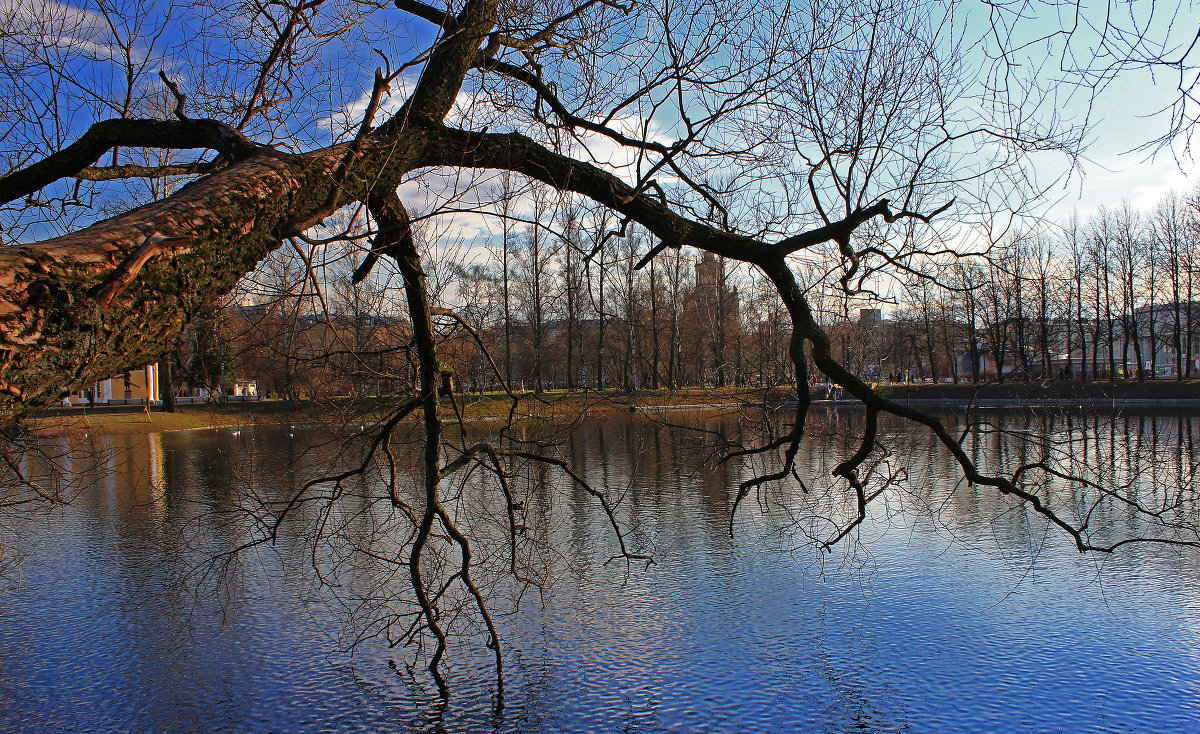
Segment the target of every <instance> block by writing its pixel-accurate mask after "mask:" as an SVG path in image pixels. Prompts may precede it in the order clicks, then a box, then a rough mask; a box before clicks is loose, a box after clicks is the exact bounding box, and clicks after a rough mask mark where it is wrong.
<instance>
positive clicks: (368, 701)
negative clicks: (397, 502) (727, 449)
mask: <svg viewBox="0 0 1200 734" xmlns="http://www.w3.org/2000/svg"><path fill="white" fill-rule="evenodd" d="M681 420H684V421H685V422H688V424H689V425H688V427H683V428H680V427H670V426H663V425H656V424H655V423H653V422H649V421H644V420H642V421H638V420H634V419H629V420H612V421H606V422H597V423H585V424H584V425H582V426H580V427H578V428H576V429H575V430H574V431H573V433H572V434H571V435H570V436H569V438H568V439H567V440H566V442H565V443H564V444H563V446H562V447H561V448H560V449H556V451H558V452H559V453H558V454H557V455H560V456H562V457H564V458H567V459H569V460H571V461H572V463H573V464H574V465H575V466H577V467H580V471H581V474H582V475H584V476H585V477H587V478H588V480H589V481H590V482H592V483H593V484H594V485H595V486H598V487H604V488H605V490H606V491H607V492H608V493H609V494H610V496H611V497H612V498H613V501H614V502H616V503H617V510H616V515H617V517H618V519H619V521H620V524H621V527H622V529H623V532H624V534H625V537H626V539H627V542H628V543H629V544H630V547H631V548H633V549H637V550H638V551H643V552H647V553H649V554H651V555H652V556H653V558H654V563H653V564H652V565H648V566H647V565H645V564H643V563H626V562H623V561H620V560H618V561H616V562H611V563H607V565H606V564H605V562H606V561H608V560H609V558H610V557H611V556H612V555H613V554H614V552H615V548H616V545H615V541H614V537H613V533H612V530H611V528H610V527H608V526H607V524H606V518H605V516H604V514H603V512H601V511H600V509H599V507H598V506H597V503H596V502H595V501H594V500H593V499H592V498H590V497H589V496H588V495H587V494H586V493H585V492H583V491H582V490H581V489H580V488H579V487H577V486H575V485H573V484H572V483H571V482H569V481H566V480H565V478H564V477H563V476H561V475H559V474H556V473H555V472H554V471H553V470H552V469H551V468H546V467H541V468H540V469H539V468H538V467H531V470H530V472H529V474H528V476H527V477H525V478H521V477H517V478H514V479H513V482H514V486H513V491H514V492H524V493H525V495H523V496H526V497H528V498H529V499H528V503H529V513H528V517H529V522H530V524H531V526H533V527H532V529H531V531H530V532H531V533H532V534H533V535H535V536H536V539H537V542H536V543H531V544H530V545H529V547H528V548H527V549H526V550H525V551H524V553H525V555H523V556H522V563H524V564H526V565H527V566H528V567H529V568H531V569H539V570H541V571H542V572H544V577H545V579H546V585H545V587H544V589H543V590H541V591H539V590H538V589H536V588H533V587H528V586H521V585H519V584H515V583H512V582H511V581H506V580H505V579H504V578H502V577H501V576H499V575H494V576H489V575H487V574H486V573H484V571H483V570H482V569H481V572H480V577H481V578H482V579H483V580H484V581H486V582H487V588H488V589H489V593H490V594H491V595H492V596H494V599H495V606H494V609H495V612H496V623H497V625H498V627H499V630H500V637H501V642H502V645H503V649H504V662H505V683H506V692H505V695H504V697H503V700H502V702H501V700H500V698H499V697H498V696H497V688H496V684H495V679H494V668H493V666H492V662H491V653H490V651H489V650H487V649H486V648H485V647H484V645H483V638H482V637H481V636H480V635H479V634H477V633H478V625H477V624H475V623H474V622H471V621H470V620H469V619H467V618H466V617H464V618H463V620H462V621H461V622H460V623H459V629H460V630H461V631H462V633H463V634H462V635H460V636H458V637H456V638H455V639H454V640H452V644H451V649H450V651H449V655H448V658H447V663H446V665H447V668H446V671H447V679H448V684H449V687H450V695H449V697H448V699H445V700H443V699H442V698H441V697H440V696H439V695H438V693H437V689H436V687H435V686H434V685H433V683H432V681H431V680H430V679H429V676H428V675H427V674H426V673H425V672H424V671H423V670H422V669H421V667H420V660H421V658H420V655H421V653H419V652H414V650H413V649H412V648H409V647H405V646H404V645H402V644H398V645H396V646H395V647H391V646H389V644H388V641H389V639H390V640H393V641H395V640H397V639H399V637H400V634H399V630H400V629H402V626H403V623H404V621H405V620H407V619H410V618H411V617H410V616H406V615H411V612H412V608H411V604H409V603H408V602H405V601H404V600H403V599H402V598H400V597H402V596H403V592H404V590H405V588H404V583H405V582H406V578H407V577H406V576H404V575H403V574H402V573H399V572H398V571H397V569H396V568H395V561H394V560H389V559H390V558H392V557H393V556H394V557H397V558H398V557H399V556H398V555H397V554H398V553H399V550H400V549H401V548H403V543H402V542H401V541H402V538H396V537H391V536H390V535H389V533H393V532H394V530H395V528H398V527H402V526H403V525H402V523H398V521H397V520H396V518H395V517H393V515H394V511H393V510H389V509H380V507H379V506H378V505H376V504H373V503H372V502H371V501H369V499H370V498H371V497H373V496H376V495H378V494H379V483H378V481H377V480H376V479H372V478H371V477H367V478H364V479H361V480H359V481H358V482H351V483H348V484H347V486H346V496H345V497H343V498H341V499H340V504H339V505H338V506H337V508H336V510H334V511H329V512H322V511H321V509H320V503H315V504H314V505H312V506H303V507H301V508H299V510H298V511H297V514H296V515H295V516H294V517H293V518H292V520H290V521H289V522H288V523H285V524H284V525H283V526H282V527H281V529H280V534H279V538H278V540H277V542H276V543H274V544H273V545H264V546H257V547H255V548H253V549H250V550H248V551H245V552H243V553H242V554H241V555H238V556H231V555H230V553H231V552H232V551H234V550H235V549H236V548H237V547H238V546H239V545H240V544H242V543H244V542H246V541H248V540H252V539H254V538H255V537H261V533H262V531H263V529H264V527H266V526H265V525H264V524H263V523H265V522H267V520H266V519H265V518H267V513H266V509H267V508H269V507H270V506H271V503H272V502H277V501H278V500H279V498H280V497H286V496H288V492H289V491H290V490H292V489H294V488H295V487H296V486H298V485H299V484H300V483H302V482H304V481H305V480H307V479H309V478H310V477H312V476H314V475H315V474H316V473H319V472H327V471H331V470H333V469H337V468H339V467H344V466H346V465H348V464H349V463H350V462H353V461H355V460H356V457H359V456H361V451H362V442H361V441H358V442H351V444H350V445H349V446H346V445H344V444H343V442H341V441H333V440H330V439H329V437H328V436H326V435H324V434H322V433H320V432H318V431H314V430H307V431H306V430H302V429H298V428H289V427H282V428H256V429H251V428H244V429H240V430H236V429H218V430H213V431H200V432H186V433H182V432H181V433H172V434H151V435H149V436H127V437H125V436H122V437H99V438H98V437H94V436H93V437H90V438H80V439H74V440H71V441H68V440H66V439H62V440H56V441H54V442H51V444H50V445H49V446H47V447H45V448H46V450H47V451H49V453H50V454H52V455H53V457H54V458H52V459H43V458H39V457H35V456H27V457H24V458H23V459H22V461H23V466H24V467H25V468H26V470H28V471H30V472H31V473H33V474H38V475H41V474H44V473H45V466H46V464H47V463H48V462H49V463H57V464H58V465H59V466H60V467H62V468H64V469H65V470H66V471H67V472H68V474H69V476H71V477H72V478H73V480H74V482H75V483H74V484H73V485H71V491H72V492H74V493H75V494H76V496H75V497H74V499H73V501H72V502H71V503H70V504H69V505H67V506H65V507H58V508H55V509H52V510H46V509H45V508H39V509H38V510H37V511H36V512H32V513H24V512H22V511H21V510H19V509H18V510H13V511H11V512H9V513H8V514H6V515H5V516H3V520H2V521H0V522H2V524H0V535H2V536H3V538H4V545H3V548H4V549H5V554H6V555H5V556H4V557H3V559H0V561H2V562H3V564H2V566H0V567H2V568H3V571H4V581H5V588H4V591H2V592H0V729H3V730H5V731H20V732H41V731H60V732H66V731H71V732H76V731H78V732H86V731H96V732H102V731H104V732H107V731H147V732H149V731H161V732H189V731H196V732H210V731H211V732H224V731H228V732H244V731H264V732H293V731H439V730H444V731H452V732H576V731H577V732H597V731H604V732H608V731H623V732H661V731H698V732H734V731H737V732H743V731H749V732H793V731H811V732H848V731H908V732H926V731H927V732H943V731H964V732H967V731H970V732H977V731H1036V732H1059V731H1065V732H1109V731H1111V732H1127V731H1178V732H1185V731H1197V730H1200V624H1198V622H1200V614H1198V612H1200V573H1198V571H1200V563H1198V562H1197V561H1198V558H1200V556H1198V554H1197V553H1196V552H1195V551H1186V550H1185V551H1178V550H1175V549H1173V548H1169V547H1162V546H1150V545H1135V546H1127V547H1125V548H1122V549H1120V550H1119V551H1117V552H1116V553H1114V554H1111V555H1099V554H1082V555H1081V554H1079V553H1078V552H1076V551H1075V550H1074V547H1073V545H1072V544H1071V543H1070V542H1069V539H1067V538H1065V537H1064V536H1063V535H1062V534H1061V533H1057V532H1055V531H1054V530H1048V529H1047V527H1046V525H1045V523H1043V522H1040V521H1039V520H1038V518H1036V517H1035V516H1033V515H1032V514H1031V513H1030V512H1028V511H1027V510H1024V509H1022V508H1019V507H1017V506H1016V505H1015V504H1014V503H1012V502H1010V501H1007V500H1004V499H1001V498H997V496H996V495H995V493H994V492H992V491H990V490H987V489H985V488H977V487H970V486H967V485H965V484H962V483H959V482H958V481H957V476H956V475H955V474H954V471H953V467H951V466H950V465H949V464H948V463H947V462H946V461H945V460H944V458H942V455H941V452H940V451H938V450H937V448H936V447H935V446H934V445H933V444H932V442H931V441H930V440H929V439H928V436H927V435H925V434H923V433H919V432H913V431H911V430H909V429H906V428H905V427H904V426H900V425H897V424H895V423H888V424H886V425H885V432H884V443H885V445H886V446H887V448H888V450H889V453H888V454H887V455H886V456H883V457H882V458H883V459H884V460H883V461H881V462H879V463H878V466H877V475H876V476H883V475H884V474H885V473H896V472H900V470H903V472H902V473H901V474H898V475H897V480H898V481H900V482H901V484H900V485H898V486H897V487H895V488H892V489H889V490H887V491H886V493H885V494H884V495H882V496H881V497H880V500H879V501H878V502H877V503H876V505H875V506H874V507H873V512H872V514H871V515H869V516H868V518H867V521H866V522H865V523H864V524H863V526H862V527H861V529H860V532H859V533H858V534H857V537H856V538H855V539H854V540H853V541H849V542H842V543H840V544H838V545H836V546H834V548H833V549H832V550H831V551H830V552H821V551H818V550H815V549H814V543H813V541H814V539H816V540H818V541H819V540H823V539H827V538H829V537H830V535H831V530H833V529H836V527H838V525H837V523H838V521H839V519H841V518H844V517H845V512H846V510H847V507H848V505H846V503H845V497H844V492H843V491H841V490H837V489H836V488H835V489H834V491H833V493H832V494H830V491H829V488H828V487H827V484H828V483H827V482H825V481H824V480H822V477H823V476H826V475H827V473H828V471H829V469H831V468H832V466H833V462H834V457H833V456H832V455H831V454H830V453H829V451H828V449H830V448H831V447H832V448H837V449H839V450H841V451H844V450H845V448H846V447H852V446H853V437H854V433H853V432H854V429H855V427H856V425H857V423H856V421H857V418H856V416H855V415H854V414H848V413H838V412H833V411H831V412H828V413H820V414H818V415H816V416H815V417H814V419H813V421H814V425H815V426H816V429H819V432H820V433H822V434H823V435H825V436H826V438H823V439H819V440H816V441H814V442H813V445H812V446H806V448H805V449H803V450H802V452H801V456H800V462H799V465H800V472H801V474H802V476H803V478H804V479H805V480H806V485H807V486H808V488H809V489H810V490H811V491H810V492H809V493H808V494H805V493H803V492H801V491H800V490H799V489H798V488H797V487H796V486H794V485H793V486H788V487H777V486H776V487H771V488H769V489H768V490H766V491H765V492H763V493H762V494H761V495H759V496H755V495H752V496H751V497H749V498H748V499H747V500H746V502H744V503H743V504H742V506H741V508H740V509H739V510H738V513H737V515H736V516H735V518H734V520H733V523H732V533H731V532H730V530H731V524H730V510H731V505H732V500H733V496H734V494H735V493H736V489H737V484H738V483H739V482H740V481H741V480H742V479H743V478H744V477H746V476H748V472H749V471H750V467H747V466H746V465H744V464H739V463H737V462H731V463H725V464H718V463H715V462H713V461H710V460H706V457H710V456H711V455H712V454H713V453H714V451H715V444H714V443H713V441H712V439H713V438H714V437H715V435H716V433H717V432H719V433H721V434H723V435H725V436H727V437H732V438H735V439H736V438H737V437H739V436H740V435H741V432H742V430H743V428H742V427H740V426H739V424H738V423H737V421H736V420H735V419H732V418H726V419H720V420H718V419H703V418H694V419H681ZM947 420H948V421H951V422H957V421H961V418H960V417H953V416H948V417H947ZM989 420H990V421H992V423H993V424H994V425H995V426H996V427H997V428H998V429H1001V430H1000V432H998V433H994V434H988V435H986V436H980V437H979V438H978V439H977V440H973V442H972V447H973V448H972V450H973V451H974V452H975V455H976V456H977V457H979V460H980V461H981V462H983V463H985V464H987V463H991V464H995V463H1000V462H1009V463H1011V462H1012V461H1014V460H1019V459H1021V458H1022V457H1023V456H1025V454H1023V453H1021V451H1022V450H1021V449H1017V448H1013V447H1012V446H1010V445H1007V444H1005V443H1004V436H1005V435H1007V432H1011V431H1019V432H1022V434H1023V435H1025V436H1027V437H1031V438H1033V440H1034V443H1033V446H1034V447H1035V448H1034V450H1036V447H1037V446H1038V443H1037V441H1038V440H1039V437H1044V438H1046V439H1047V440H1049V437H1056V438H1058V439H1062V438H1063V437H1068V438H1070V441H1069V442H1068V443H1065V444H1063V443H1055V444H1054V445H1055V447H1056V448H1055V450H1057V451H1060V452H1061V453H1062V455H1064V456H1065V457H1067V458H1068V459H1069V460H1072V461H1076V462H1078V464H1079V465H1080V466H1084V467H1091V468H1093V469H1094V470H1095V471H1097V472H1099V473H1100V474H1101V475H1103V476H1104V477H1105V478H1107V479H1108V480H1109V481H1112V482H1115V483H1119V484H1123V485H1128V486H1129V487H1131V488H1133V490H1134V491H1135V492H1138V493H1139V494H1138V496H1139V497H1142V498H1143V499H1145V498H1150V497H1158V496H1160V494H1169V493H1170V492H1172V491H1174V489H1176V488H1178V487H1180V486H1182V487H1184V488H1186V489H1189V490H1190V489H1192V488H1193V487H1192V484H1193V481H1194V475H1193V473H1192V469H1191V467H1192V466H1193V465H1195V464H1196V463H1197V459H1198V456H1197V447H1196V446H1195V443H1194V441H1193V438H1192V437H1193V435H1194V434H1196V433H1200V420H1198V419H1197V418H1196V417H1191V416H1175V415H1153V416H1150V415H1143V416H1087V415H1058V414H1007V415H1004V414H992V415H990V416H989ZM710 432H711V433H710ZM527 438H531V440H532V438H533V437H527ZM851 450H852V448H851ZM1029 450H1030V449H1025V451H1029ZM399 451H400V453H401V454H403V447H401V449H400V450H399ZM841 455H843V456H844V453H843V454H841ZM768 462H769V460H768ZM479 477H480V475H479V474H478V473H477V474H475V475H472V476H470V477H468V478H467V479H466V481H465V482H460V483H457V484H456V483H454V482H449V483H448V485H447V487H446V493H447V494H448V495H451V496H453V497H457V498H459V505H458V506H459V507H460V508H461V511H462V512H463V516H462V519H461V523H462V524H463V526H464V527H469V528H471V529H472V531H473V532H477V533H479V534H480V536H481V537H484V538H487V537H490V536H489V535H488V533H489V532H492V531H490V530H489V528H490V527H491V526H490V525H489V524H488V523H486V522H485V521H484V518H486V517H487V516H488V513H489V512H491V513H493V514H494V512H495V508H494V507H492V506H490V505H489V504H488V501H487V499H486V491H487V488H486V487H485V486H482V485H483V484H486V483H485V482H484V480H483V479H481V478H479ZM476 485H480V486H476ZM326 489H328V488H326ZM1075 499H1078V498H1075ZM1056 501H1057V500H1056ZM389 513H391V514H389ZM472 513H478V515H476V514H472ZM1092 516H1093V518H1094V522H1096V523H1097V524H1099V523H1103V524H1104V525H1106V526H1110V527H1111V528H1112V531H1113V532H1114V533H1135V534H1136V533H1137V532H1138V531H1139V529H1140V528H1139V525H1138V523H1139V522H1140V521H1139V520H1138V519H1137V518H1136V517H1134V516H1132V514H1131V513H1129V512H1128V511H1127V508H1122V507H1119V506H1118V507H1113V506H1109V505H1106V504H1103V503H1100V504H1097V505H1096V506H1095V508H1094V509H1093V515H1092ZM318 529H320V530H321V531H322V532H323V533H324V534H325V535H324V537H325V538H326V542H322V543H320V544H318V545H317V546H316V550H315V551H314V550H313V544H312V543H311V542H310V541H311V539H312V538H313V537H314V534H315V533H316V531H317V530H318ZM487 547H489V548H491V549H492V550H490V551H487V553H490V554H491V556H490V560H488V559H489V556H487V555H486V553H485V551H484V547H483V546H480V547H479V549H478V552H479V553H481V554H484V555H483V560H484V561H485V562H490V563H493V564H495V565H499V566H503V565H504V564H505V563H507V560H506V558H507V556H506V553H507V552H508V551H507V550H506V549H505V546H504V545H503V544H502V543H501V544H499V545H496V544H494V543H493V544H492V545H489V546H487ZM367 550H369V551H370V552H369V553H368V552H367ZM431 572H432V570H431ZM410 665H411V666H414V667H412V669H411V670H410ZM501 703H502V705H500V704H501Z"/></svg>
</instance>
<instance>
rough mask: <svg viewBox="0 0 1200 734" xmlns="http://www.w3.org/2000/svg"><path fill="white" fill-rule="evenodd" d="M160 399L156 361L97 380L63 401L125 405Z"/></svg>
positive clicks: (72, 403)
mask: <svg viewBox="0 0 1200 734" xmlns="http://www.w3.org/2000/svg"><path fill="white" fill-rule="evenodd" d="M159 399H160V396H159V391H158V363H157V362H155V363H154V364H148V365H146V366H145V367H141V368H138V369H132V370H129V371H128V372H125V373H123V374H120V375H116V376H114V377H110V378H108V379H107V380H99V381H98V382H95V383H93V384H92V385H90V386H88V387H85V388H82V389H80V390H79V391H78V392H76V393H74V394H72V395H70V396H69V397H68V398H66V399H65V400H64V401H63V405H66V404H67V403H68V401H69V402H70V404H71V405H89V404H95V405H127V404H134V405H138V404H145V403H147V402H149V403H151V404H153V403H157V402H158V401H159Z"/></svg>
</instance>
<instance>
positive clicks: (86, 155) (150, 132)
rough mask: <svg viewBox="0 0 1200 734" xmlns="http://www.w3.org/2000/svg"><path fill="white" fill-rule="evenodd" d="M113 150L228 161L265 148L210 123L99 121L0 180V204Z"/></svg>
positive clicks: (51, 181) (187, 121) (84, 166)
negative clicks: (211, 153) (213, 155)
mask: <svg viewBox="0 0 1200 734" xmlns="http://www.w3.org/2000/svg"><path fill="white" fill-rule="evenodd" d="M114 147H121V148H168V149H172V150H182V149H190V148H211V149H213V150H216V151H219V152H220V153H222V154H223V155H225V156H227V157H229V158H232V159H234V160H240V159H243V158H246V157H248V156H250V155H253V154H255V153H260V152H263V151H264V150H268V148H266V147H265V146H262V145H259V144H257V143H255V142H253V141H251V140H249V139H248V138H246V136H244V135H242V134H241V133H240V132H238V131H237V130H234V129H233V128H231V127H229V126H228V125H226V124H225V123H222V122H217V121H216V120H125V119H117V120H102V121H100V122H97V123H96V124H94V125H92V126H91V128H89V129H88V131H87V132H86V133H84V134H83V135H82V136H81V137H80V138H79V140H76V141H75V142H74V143H72V144H70V145H68V146H67V147H66V148H63V149H62V150H60V151H58V152H57V153H54V154H52V155H50V156H48V157H47V158H45V159H43V160H41V161H38V162H37V163H34V164H33V165H31V166H27V167H25V168H22V169H20V170H18V171H13V172H11V173H9V174H7V175H6V176H4V177H3V178H0V204H7V203H8V202H10V201H13V200H14V199H19V198H20V197H22V196H28V195H30V194H32V193H33V192H35V191H38V190H39V189H42V188H44V187H46V186H48V185H50V184H52V183H54V182H55V181H57V180H59V179H61V178H68V177H72V176H75V174H77V173H80V172H81V171H84V170H85V169H87V168H88V167H89V166H91V165H92V164H93V163H95V162H96V161H98V160H99V159H100V156H102V155H104V154H105V153H107V152H108V151H109V150H111V149H113V148H114Z"/></svg>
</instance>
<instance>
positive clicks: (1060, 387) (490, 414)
mask: <svg viewBox="0 0 1200 734" xmlns="http://www.w3.org/2000/svg"><path fill="white" fill-rule="evenodd" d="M878 390H879V392H880V393H881V394H882V395H884V396H886V397H888V398H889V399H891V400H894V401H896V402H898V403H900V404H903V405H908V406H912V407H914V408H925V409H939V408H940V409H947V410H964V409H968V408H969V409H972V410H1013V409H1026V408H1029V409H1045V408H1055V409H1065V410H1097V411H1113V410H1147V411H1160V410H1170V409H1178V410H1183V411H1193V410H1195V411H1200V380H1188V381H1182V382H1180V381H1175V380H1171V381H1169V382H1168V381H1147V382H1145V383H1136V382H1131V383H1069V382H1068V383H1052V384H1049V385H1038V384H1024V383H1002V384H995V383H993V384H985V385H972V384H959V385H953V384H949V383H941V384H916V385H884V386H880V387H879V388H878ZM518 397H519V402H518V403H517V405H516V408H515V410H513V411H512V412H513V418H514V421H515V422H519V421H544V422H551V423H570V422H574V421H578V420H582V419H585V418H603V417H608V416H614V415H629V414H634V415H636V414H642V415H646V414H654V413H666V412H676V411H704V412H736V411H740V410H746V409H753V408H761V407H763V406H764V405H765V406H769V407H771V408H774V409H785V410H786V409H788V408H794V407H795V406H796V405H797V401H796V399H795V397H794V393H790V391H789V390H788V389H786V388H690V389H683V390H677V391H671V390H636V391H633V392H625V391H623V390H614V389H608V390H602V391H598V390H587V391H573V392H567V391H553V392H546V393H542V394H540V395H537V394H534V393H523V394H521V395H519V396H518ZM455 399H456V400H457V404H458V408H459V410H461V411H462V415H463V418H464V420H465V421H466V422H468V423H473V424H482V423H488V422H494V421H497V420H507V418H508V417H509V412H510V410H511V409H512V408H513V406H512V401H511V399H509V398H508V397H507V396H505V395H503V394H499V395H496V394H492V395H483V396H480V395H475V394H462V395H456V396H455ZM811 400H812V406H813V407H814V408H826V409H852V408H854V407H856V406H860V405H861V403H859V402H858V401H857V400H854V399H853V398H850V397H848V396H846V395H845V393H843V397H842V398H841V399H829V398H828V392H827V390H826V389H825V388H824V387H820V388H819V389H814V390H813V391H812V392H811ZM394 404H395V399H388V398H356V399H352V398H334V399H330V400H321V401H296V402H290V401H284V400H265V401H259V402H237V403H225V404H212V403H208V404H189V405H180V406H178V411H177V412H175V413H165V412H163V411H162V409H161V407H158V406H151V407H150V409H149V410H148V411H147V409H146V408H145V406H142V405H119V406H96V407H94V408H83V407H72V408H50V409H47V410H45V411H42V412H41V413H38V414H37V415H35V416H33V417H31V418H27V419H26V420H24V421H23V422H22V425H23V427H24V428H25V429H26V430H28V431H30V432H31V433H33V434H35V435H39V436H61V435H84V434H101V435H120V434H147V433H160V432H175V431H194V430H212V429H218V428H230V427H240V426H252V425H282V424H308V425H327V426H330V427H331V428H332V427H334V426H338V425H345V424H348V423H352V422H363V421H372V422H373V421H375V420H378V419H379V418H381V417H383V416H385V415H386V414H387V411H388V410H389V408H390V407H391V406H392V405H394ZM443 406H444V407H445V408H446V410H447V411H448V413H449V412H451V411H453V410H454V409H453V408H452V407H451V405H450V403H449V402H448V401H445V402H443Z"/></svg>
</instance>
